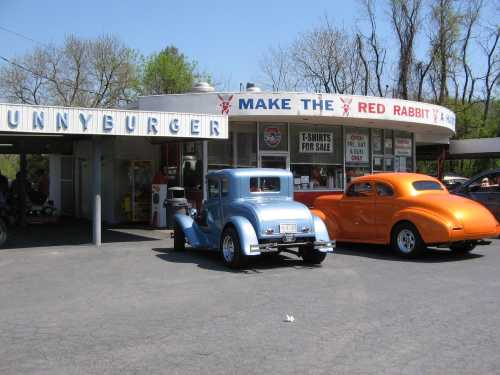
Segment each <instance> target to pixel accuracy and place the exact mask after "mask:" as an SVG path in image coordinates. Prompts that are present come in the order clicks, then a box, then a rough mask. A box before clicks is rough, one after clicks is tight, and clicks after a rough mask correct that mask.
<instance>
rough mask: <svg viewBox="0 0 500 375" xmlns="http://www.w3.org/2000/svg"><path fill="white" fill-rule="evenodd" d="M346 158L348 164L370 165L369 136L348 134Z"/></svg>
mask: <svg viewBox="0 0 500 375" xmlns="http://www.w3.org/2000/svg"><path fill="white" fill-rule="evenodd" d="M345 158H346V161H347V162H348V163H368V161H369V158H368V134H362V133H346V139H345Z"/></svg>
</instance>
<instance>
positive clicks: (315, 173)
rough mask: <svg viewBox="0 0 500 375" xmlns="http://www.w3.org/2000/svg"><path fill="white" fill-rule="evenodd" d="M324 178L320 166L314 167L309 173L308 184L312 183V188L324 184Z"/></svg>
mask: <svg viewBox="0 0 500 375" xmlns="http://www.w3.org/2000/svg"><path fill="white" fill-rule="evenodd" d="M324 180H325V179H324V178H323V176H322V175H321V168H319V167H314V168H313V170H312V173H311V178H310V180H309V181H310V184H312V186H313V188H317V187H321V186H325V181H324Z"/></svg>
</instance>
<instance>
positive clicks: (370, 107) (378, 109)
mask: <svg viewBox="0 0 500 375" xmlns="http://www.w3.org/2000/svg"><path fill="white" fill-rule="evenodd" d="M358 112H364V113H375V114H381V113H385V106H384V105H383V104H377V103H365V102H358Z"/></svg>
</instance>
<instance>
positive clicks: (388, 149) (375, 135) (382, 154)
mask: <svg viewBox="0 0 500 375" xmlns="http://www.w3.org/2000/svg"><path fill="white" fill-rule="evenodd" d="M392 133H393V132H392V130H383V129H372V150H373V172H375V173H377V172H387V171H388V172H392V171H394V155H393V134H392Z"/></svg>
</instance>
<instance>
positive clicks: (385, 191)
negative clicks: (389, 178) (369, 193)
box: [376, 182, 394, 197]
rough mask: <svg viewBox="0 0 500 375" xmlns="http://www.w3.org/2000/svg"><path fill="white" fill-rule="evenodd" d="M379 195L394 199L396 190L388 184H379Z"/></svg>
mask: <svg viewBox="0 0 500 375" xmlns="http://www.w3.org/2000/svg"><path fill="white" fill-rule="evenodd" d="M376 189H377V195H378V196H379V197H392V196H393V195H394V190H392V187H390V186H389V185H387V184H383V183H381V182H377V187H376Z"/></svg>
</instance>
